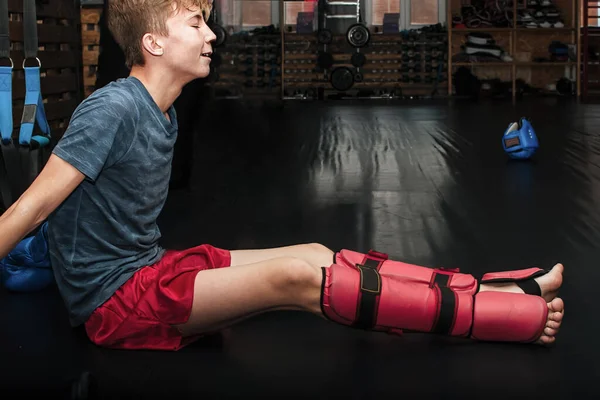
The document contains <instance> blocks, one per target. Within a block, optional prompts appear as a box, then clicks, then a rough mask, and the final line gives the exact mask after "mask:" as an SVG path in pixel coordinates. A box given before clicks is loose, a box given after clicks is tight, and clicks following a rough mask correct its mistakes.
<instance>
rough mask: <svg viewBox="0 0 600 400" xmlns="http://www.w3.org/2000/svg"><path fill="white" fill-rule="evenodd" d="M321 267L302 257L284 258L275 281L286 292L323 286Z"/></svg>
mask: <svg viewBox="0 0 600 400" xmlns="http://www.w3.org/2000/svg"><path fill="white" fill-rule="evenodd" d="M321 280H322V272H321V268H318V267H315V266H314V265H311V264H310V263H309V262H307V261H305V260H303V259H300V258H293V257H289V258H287V257H286V258H283V259H281V263H280V266H279V268H278V269H277V276H276V277H275V281H274V282H273V283H274V285H276V286H277V287H278V288H279V289H280V290H282V291H284V292H285V293H288V294H290V293H300V292H304V291H306V290H307V289H312V288H314V287H319V288H320V287H321Z"/></svg>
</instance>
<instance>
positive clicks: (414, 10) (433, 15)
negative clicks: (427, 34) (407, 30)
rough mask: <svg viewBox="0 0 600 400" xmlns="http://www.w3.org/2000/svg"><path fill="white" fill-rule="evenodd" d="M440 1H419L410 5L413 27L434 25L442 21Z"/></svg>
mask: <svg viewBox="0 0 600 400" xmlns="http://www.w3.org/2000/svg"><path fill="white" fill-rule="evenodd" d="M439 6H440V3H439V0H418V1H412V2H411V3H410V24H411V25H434V24H437V23H438V22H439V21H440V16H439Z"/></svg>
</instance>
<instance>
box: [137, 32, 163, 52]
mask: <svg viewBox="0 0 600 400" xmlns="http://www.w3.org/2000/svg"><path fill="white" fill-rule="evenodd" d="M142 47H143V48H144V50H146V51H147V52H148V53H150V54H151V55H153V56H162V55H163V53H164V49H163V47H162V46H161V43H160V41H159V39H157V38H156V37H155V36H154V35H152V34H151V33H146V34H145V35H144V36H143V37H142Z"/></svg>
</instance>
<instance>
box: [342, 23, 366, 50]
mask: <svg viewBox="0 0 600 400" xmlns="http://www.w3.org/2000/svg"><path fill="white" fill-rule="evenodd" d="M370 39H371V32H369V28H367V27H366V26H364V25H362V24H353V25H351V26H350V28H348V30H347V31H346V40H347V41H348V43H349V44H350V46H352V47H365V46H366V45H367V44H368V43H369V40H370Z"/></svg>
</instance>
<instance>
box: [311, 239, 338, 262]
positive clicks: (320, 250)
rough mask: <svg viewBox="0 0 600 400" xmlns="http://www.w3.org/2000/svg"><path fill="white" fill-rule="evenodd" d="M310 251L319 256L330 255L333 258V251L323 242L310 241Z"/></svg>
mask: <svg viewBox="0 0 600 400" xmlns="http://www.w3.org/2000/svg"><path fill="white" fill-rule="evenodd" d="M306 246H307V247H308V249H309V251H311V252H313V253H315V254H318V255H319V256H323V257H329V259H331V260H332V257H333V251H332V250H331V249H330V248H328V247H327V246H325V245H322V244H321V243H309V244H307V245H306Z"/></svg>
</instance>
